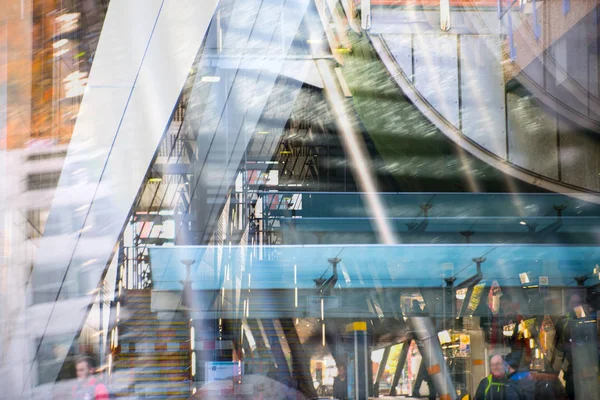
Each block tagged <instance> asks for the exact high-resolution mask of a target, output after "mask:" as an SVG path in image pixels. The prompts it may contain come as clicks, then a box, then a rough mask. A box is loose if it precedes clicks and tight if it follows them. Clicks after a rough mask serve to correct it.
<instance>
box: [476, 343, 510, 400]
mask: <svg viewBox="0 0 600 400" xmlns="http://www.w3.org/2000/svg"><path fill="white" fill-rule="evenodd" d="M490 372H491V373H490V374H489V375H488V376H487V377H485V378H483V379H482V380H481V382H479V386H477V390H476V391H475V400H505V399H510V400H520V399H521V395H520V391H518V390H515V388H513V387H512V386H509V385H508V378H507V376H506V373H507V365H506V363H505V362H504V359H503V358H502V356H501V355H500V354H496V355H494V356H492V358H491V359H490Z"/></svg>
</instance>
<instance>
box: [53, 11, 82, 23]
mask: <svg viewBox="0 0 600 400" xmlns="http://www.w3.org/2000/svg"><path fill="white" fill-rule="evenodd" d="M78 18H79V13H68V14H63V15H60V16H58V17H56V20H57V21H60V22H70V21H75V20H76V19H78Z"/></svg>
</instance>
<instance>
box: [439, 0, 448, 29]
mask: <svg viewBox="0 0 600 400" xmlns="http://www.w3.org/2000/svg"><path fill="white" fill-rule="evenodd" d="M440 29H441V30H442V31H444V32H448V31H449V30H450V0H440Z"/></svg>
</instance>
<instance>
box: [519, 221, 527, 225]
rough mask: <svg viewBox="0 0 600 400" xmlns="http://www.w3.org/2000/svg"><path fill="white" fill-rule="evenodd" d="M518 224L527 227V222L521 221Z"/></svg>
mask: <svg viewBox="0 0 600 400" xmlns="http://www.w3.org/2000/svg"><path fill="white" fill-rule="evenodd" d="M519 224H521V225H527V222H525V221H521V222H519Z"/></svg>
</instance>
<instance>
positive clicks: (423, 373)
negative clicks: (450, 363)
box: [412, 359, 437, 400]
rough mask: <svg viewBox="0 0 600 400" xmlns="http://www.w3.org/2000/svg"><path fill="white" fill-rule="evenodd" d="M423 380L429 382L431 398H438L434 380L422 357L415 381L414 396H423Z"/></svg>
mask: <svg viewBox="0 0 600 400" xmlns="http://www.w3.org/2000/svg"><path fill="white" fill-rule="evenodd" d="M423 381H425V383H427V388H428V389H429V396H428V397H429V398H430V399H431V400H435V399H436V398H437V391H436V390H435V386H434V384H433V380H432V379H431V376H429V373H428V372H427V368H426V367H425V361H424V360H423V359H421V366H420V367H419V371H418V373H417V379H416V381H415V386H414V389H413V393H412V397H419V398H420V397H421V385H422V384H423Z"/></svg>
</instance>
